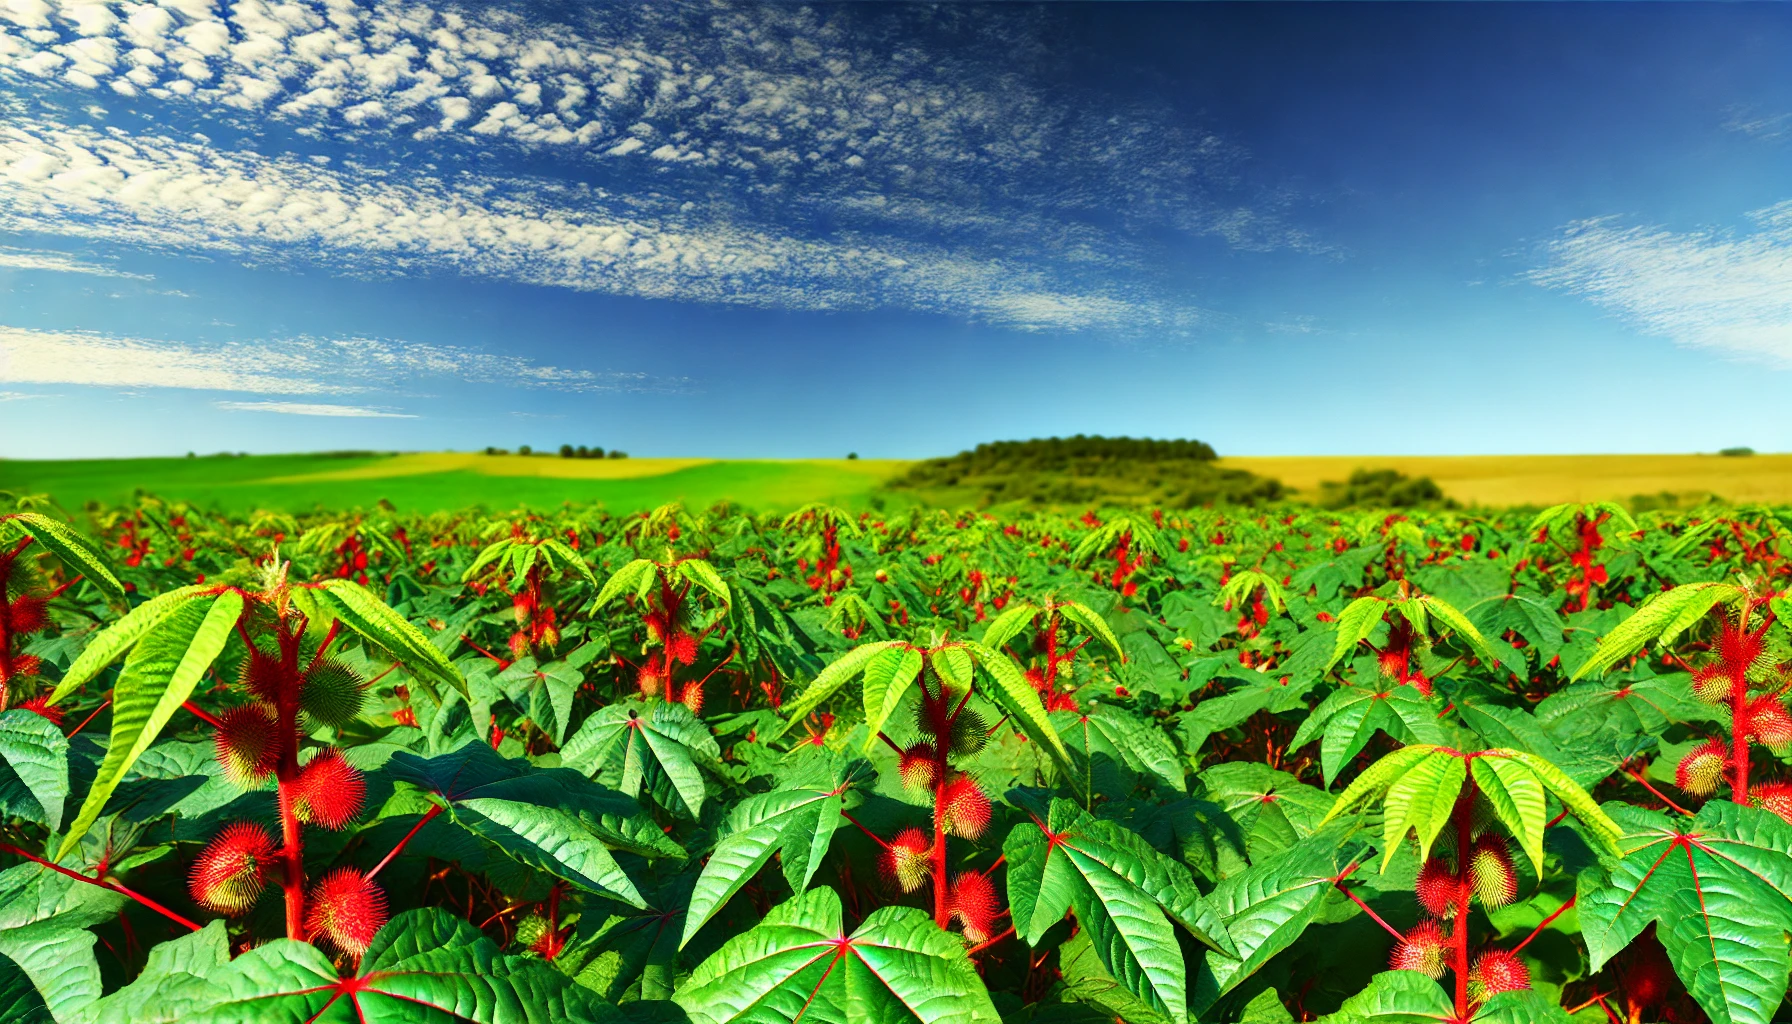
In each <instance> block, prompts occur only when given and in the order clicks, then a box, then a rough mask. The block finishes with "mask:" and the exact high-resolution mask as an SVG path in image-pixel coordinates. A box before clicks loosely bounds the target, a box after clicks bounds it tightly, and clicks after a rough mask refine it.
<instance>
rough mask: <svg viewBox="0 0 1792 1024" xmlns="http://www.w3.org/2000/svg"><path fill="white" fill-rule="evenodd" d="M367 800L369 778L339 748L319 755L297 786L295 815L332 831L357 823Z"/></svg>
mask: <svg viewBox="0 0 1792 1024" xmlns="http://www.w3.org/2000/svg"><path fill="white" fill-rule="evenodd" d="M366 799H367V779H366V777H365V776H363V775H362V774H361V770H360V769H359V768H356V767H355V766H354V765H352V764H349V763H348V761H347V759H345V758H344V757H343V756H342V751H340V750H338V749H336V748H335V747H325V748H323V749H322V750H320V751H318V752H317V756H315V757H313V758H312V759H311V761H310V763H308V764H306V765H305V767H304V768H303V769H301V770H300V772H299V777H298V779H297V780H296V781H295V782H294V783H293V811H294V812H295V813H296V814H297V815H298V818H299V820H300V821H303V822H307V823H309V824H313V825H322V826H323V827H324V828H327V829H331V830H337V829H341V828H343V827H344V826H346V825H347V824H348V823H349V822H351V821H353V820H354V819H355V815H357V814H359V813H361V805H362V803H363V802H365V800H366Z"/></svg>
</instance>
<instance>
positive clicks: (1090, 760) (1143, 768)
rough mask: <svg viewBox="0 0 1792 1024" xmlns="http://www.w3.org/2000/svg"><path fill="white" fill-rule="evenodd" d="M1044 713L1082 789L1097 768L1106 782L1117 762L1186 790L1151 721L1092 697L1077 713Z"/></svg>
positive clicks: (1093, 780)
mask: <svg viewBox="0 0 1792 1024" xmlns="http://www.w3.org/2000/svg"><path fill="white" fill-rule="evenodd" d="M1050 717H1051V721H1052V726H1053V728H1054V729H1055V730H1056V731H1057V733H1058V734H1059V736H1060V738H1062V739H1063V740H1064V741H1065V743H1066V745H1067V746H1068V747H1069V749H1070V751H1071V758H1072V761H1073V763H1074V764H1075V765H1076V766H1077V767H1078V768H1079V769H1080V771H1081V772H1082V774H1083V782H1084V788H1086V789H1089V790H1092V791H1093V790H1096V789H1097V788H1098V786H1097V774H1098V772H1099V773H1101V774H1102V775H1103V781H1106V774H1107V772H1108V771H1109V770H1111V768H1113V767H1116V766H1117V767H1124V768H1125V769H1126V770H1127V771H1130V772H1133V773H1136V774H1139V775H1150V776H1154V777H1155V778H1158V779H1161V780H1162V781H1163V782H1164V784H1165V785H1167V786H1169V787H1170V788H1171V789H1174V790H1176V791H1177V792H1179V793H1181V792H1187V791H1188V784H1187V783H1186V782H1185V781H1184V780H1183V777H1182V761H1181V759H1180V758H1178V757H1177V756H1176V748H1175V747H1174V746H1173V745H1171V743H1170V738H1169V737H1168V736H1166V735H1164V731H1163V730H1162V729H1160V728H1158V727H1157V726H1156V725H1155V724H1153V723H1150V722H1147V721H1145V720H1144V719H1141V718H1139V717H1138V716H1136V715H1133V714H1131V713H1129V712H1127V711H1125V710H1122V709H1121V708H1117V707H1111V706H1109V705H1105V704H1097V703H1095V702H1093V701H1091V702H1090V703H1089V705H1088V707H1086V708H1084V709H1083V710H1081V711H1057V712H1053V713H1052V714H1051V716H1050ZM1117 784H1118V783H1117V782H1116V785H1117ZM1102 791H1106V790H1105V789H1103V790H1102Z"/></svg>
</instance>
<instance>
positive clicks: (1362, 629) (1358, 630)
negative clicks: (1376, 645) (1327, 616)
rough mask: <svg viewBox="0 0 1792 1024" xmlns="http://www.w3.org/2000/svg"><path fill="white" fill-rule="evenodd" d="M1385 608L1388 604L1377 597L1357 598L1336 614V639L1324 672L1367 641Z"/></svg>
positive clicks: (1328, 670)
mask: <svg viewBox="0 0 1792 1024" xmlns="http://www.w3.org/2000/svg"><path fill="white" fill-rule="evenodd" d="M1387 608H1388V603H1387V602H1386V601H1384V600H1382V599H1381V598H1379V597H1359V598H1357V599H1356V600H1354V601H1352V602H1350V603H1349V604H1348V605H1345V606H1344V610H1343V611H1342V612H1339V613H1338V639H1337V641H1336V642H1334V643H1333V644H1332V656H1331V660H1330V661H1327V662H1326V663H1325V670H1324V671H1326V672H1330V671H1331V670H1332V666H1333V665H1336V664H1337V663H1338V662H1340V661H1343V660H1344V659H1345V658H1347V657H1349V656H1350V652H1352V651H1354V650H1356V645H1357V644H1360V643H1362V642H1363V641H1364V640H1367V639H1369V635H1370V634H1371V633H1374V632H1375V627H1376V626H1379V625H1380V624H1381V616H1382V614H1383V613H1385V612H1386V611H1387Z"/></svg>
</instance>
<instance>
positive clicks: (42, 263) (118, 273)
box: [0, 245, 155, 281]
mask: <svg viewBox="0 0 1792 1024" xmlns="http://www.w3.org/2000/svg"><path fill="white" fill-rule="evenodd" d="M0 269H11V270H50V271H56V272H59V273H64V274H91V275H93V276H95V277H123V278H129V279H131V280H133V281H153V280H155V276H154V275H153V274H133V273H130V272H128V271H124V270H119V269H117V268H115V267H108V266H106V265H104V264H101V263H89V262H87V261H86V260H80V259H76V258H75V257H73V256H70V255H68V254H67V253H61V252H51V251H49V250H45V249H18V248H14V247H12V246H7V245H0Z"/></svg>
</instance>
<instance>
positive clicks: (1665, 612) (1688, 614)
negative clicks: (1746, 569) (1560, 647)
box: [1570, 583, 1743, 682]
mask: <svg viewBox="0 0 1792 1024" xmlns="http://www.w3.org/2000/svg"><path fill="white" fill-rule="evenodd" d="M1742 596H1743V591H1742V590H1741V588H1739V587H1737V586H1735V585H1734V584H1730V583H1688V584H1685V585H1684V586H1679V587H1675V588H1674V589H1672V590H1669V591H1666V592H1664V593H1660V594H1656V595H1655V596H1654V597H1651V598H1650V599H1649V600H1647V601H1645V602H1643V604H1642V606H1641V607H1639V608H1638V609H1637V610H1636V611H1635V612H1633V613H1631V615H1630V617H1629V618H1627V619H1625V620H1624V621H1623V622H1620V623H1618V626H1617V628H1615V629H1613V630H1612V631H1611V632H1610V633H1607V634H1606V635H1605V636H1604V637H1603V638H1601V639H1600V641H1599V646H1598V647H1596V648H1594V650H1593V656H1592V657H1590V658H1588V659H1587V660H1586V661H1585V662H1583V663H1582V664H1581V666H1580V667H1579V668H1577V669H1575V670H1574V675H1573V676H1572V677H1571V678H1570V682H1573V681H1577V680H1580V679H1582V678H1584V677H1586V676H1589V675H1599V674H1603V673H1605V672H1607V671H1609V670H1610V669H1611V667H1612V666H1613V665H1616V664H1617V663H1618V662H1620V661H1623V660H1624V659H1625V658H1628V657H1630V656H1631V655H1633V654H1635V653H1637V652H1638V651H1641V650H1642V649H1643V648H1644V647H1645V646H1646V645H1647V644H1648V643H1649V641H1651V640H1655V641H1658V642H1659V643H1662V644H1664V645H1665V644H1669V643H1672V642H1673V640H1674V638H1675V637H1676V636H1678V635H1679V634H1680V633H1682V632H1685V631H1686V630H1687V629H1688V628H1690V627H1691V626H1692V625H1693V624H1694V623H1696V622H1697V621H1698V620H1699V619H1701V618H1703V617H1704V616H1705V614H1706V613H1707V612H1709V611H1710V610H1711V609H1712V608H1713V607H1714V606H1716V605H1718V604H1719V603H1723V602H1728V601H1734V600H1736V599H1738V598H1740V597H1742Z"/></svg>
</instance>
